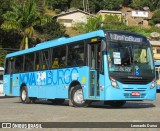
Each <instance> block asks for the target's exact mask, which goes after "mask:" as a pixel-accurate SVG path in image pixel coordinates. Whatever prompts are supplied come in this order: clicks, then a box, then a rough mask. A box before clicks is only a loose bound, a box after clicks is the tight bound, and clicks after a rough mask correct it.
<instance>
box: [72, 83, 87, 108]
mask: <svg viewBox="0 0 160 131" xmlns="http://www.w3.org/2000/svg"><path fill="white" fill-rule="evenodd" d="M83 97H84V96H83V90H82V87H81V85H80V83H77V84H75V83H74V84H71V86H70V90H69V98H70V100H69V105H72V106H75V107H86V106H88V105H89V102H88V101H84V100H83ZM70 103H71V104H70Z"/></svg>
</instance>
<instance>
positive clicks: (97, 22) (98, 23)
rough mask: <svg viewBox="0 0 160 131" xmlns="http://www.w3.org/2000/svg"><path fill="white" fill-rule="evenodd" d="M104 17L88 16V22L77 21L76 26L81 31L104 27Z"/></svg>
mask: <svg viewBox="0 0 160 131" xmlns="http://www.w3.org/2000/svg"><path fill="white" fill-rule="evenodd" d="M102 24H103V23H102V17H101V16H97V17H88V19H87V23H77V24H76V25H75V26H76V28H77V29H78V30H80V32H82V33H86V32H91V31H95V30H98V29H102Z"/></svg>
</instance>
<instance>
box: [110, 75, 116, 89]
mask: <svg viewBox="0 0 160 131" xmlns="http://www.w3.org/2000/svg"><path fill="white" fill-rule="evenodd" d="M110 80H111V85H112V86H113V87H114V88H118V84H117V81H116V80H115V79H114V78H112V77H110Z"/></svg>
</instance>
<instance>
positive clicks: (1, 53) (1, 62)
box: [0, 49, 7, 67]
mask: <svg viewBox="0 0 160 131" xmlns="http://www.w3.org/2000/svg"><path fill="white" fill-rule="evenodd" d="M6 54H7V52H6V51H5V50H3V49H0V67H3V66H4V59H5V56H6Z"/></svg>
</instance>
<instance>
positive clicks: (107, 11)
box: [98, 10, 122, 14]
mask: <svg viewBox="0 0 160 131" xmlns="http://www.w3.org/2000/svg"><path fill="white" fill-rule="evenodd" d="M98 13H114V14H122V12H121V11H111V10H100V11H99V12H98Z"/></svg>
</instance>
